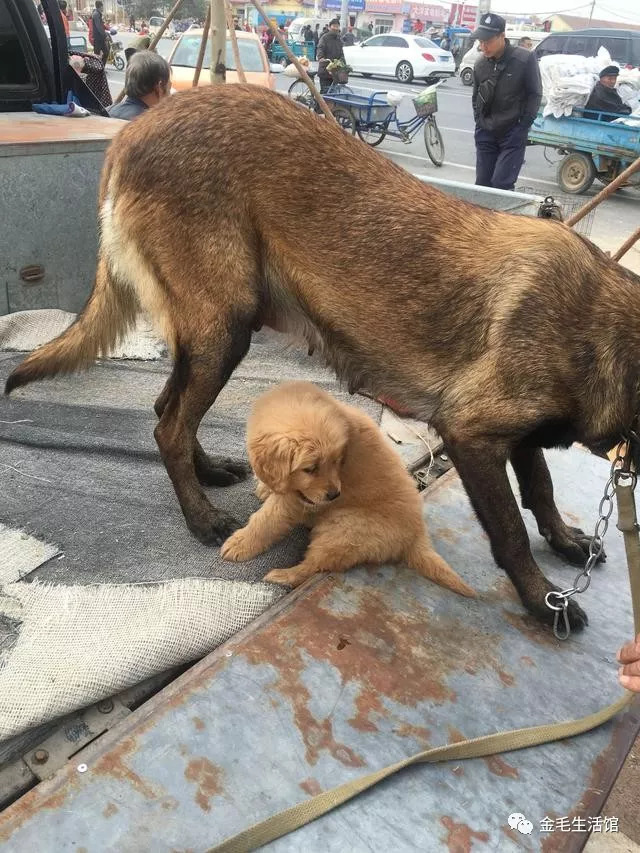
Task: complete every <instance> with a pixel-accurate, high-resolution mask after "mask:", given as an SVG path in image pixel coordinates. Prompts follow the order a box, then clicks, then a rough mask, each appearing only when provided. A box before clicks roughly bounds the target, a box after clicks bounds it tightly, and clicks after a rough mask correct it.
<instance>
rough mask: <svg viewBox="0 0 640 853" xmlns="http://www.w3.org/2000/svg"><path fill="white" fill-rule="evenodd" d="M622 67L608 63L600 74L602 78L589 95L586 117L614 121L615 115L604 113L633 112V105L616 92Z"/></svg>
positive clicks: (627, 113)
mask: <svg viewBox="0 0 640 853" xmlns="http://www.w3.org/2000/svg"><path fill="white" fill-rule="evenodd" d="M619 73H620V69H619V68H618V67H617V66H616V65H607V67H606V68H603V69H602V71H601V72H600V74H599V75H598V76H599V77H600V79H599V80H598V82H597V83H596V85H595V86H594V87H593V91H592V92H591V94H590V95H589V100H588V101H587V103H586V106H585V113H584V117H585V118H591V119H594V120H596V121H597V120H598V119H600V120H601V121H613V119H614V116H612V115H609V116H603V115H600V113H601V112H603V113H615V114H616V115H621V116H628V115H630V113H631V107H630V106H629V105H628V104H625V103H624V101H623V100H622V98H621V97H620V95H619V94H618V93H617V92H616V84H617V82H618V74H619ZM586 110H596V112H593V113H588V112H586Z"/></svg>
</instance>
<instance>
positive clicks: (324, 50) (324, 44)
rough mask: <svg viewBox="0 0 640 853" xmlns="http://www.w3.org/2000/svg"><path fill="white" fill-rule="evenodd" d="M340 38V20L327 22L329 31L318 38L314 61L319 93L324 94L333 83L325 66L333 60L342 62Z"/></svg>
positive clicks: (342, 53)
mask: <svg viewBox="0 0 640 853" xmlns="http://www.w3.org/2000/svg"><path fill="white" fill-rule="evenodd" d="M342 48H343V45H342V39H341V38H340V18H333V19H332V20H331V21H329V31H328V32H326V33H325V34H324V35H323V36H320V41H319V42H318V49H317V50H316V59H317V60H318V77H319V78H320V92H326V91H327V89H328V88H329V86H330V85H331V83H332V82H333V80H332V77H331V74H330V73H329V72H328V71H327V65H328V64H329V63H330V62H331V61H332V60H334V59H341V60H342V61H343V62H344V50H343V49H342Z"/></svg>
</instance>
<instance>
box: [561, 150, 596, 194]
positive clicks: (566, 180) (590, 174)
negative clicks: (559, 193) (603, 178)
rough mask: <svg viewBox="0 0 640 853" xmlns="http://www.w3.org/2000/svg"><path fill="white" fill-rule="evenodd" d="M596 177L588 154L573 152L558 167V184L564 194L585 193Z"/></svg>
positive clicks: (594, 168)
mask: <svg viewBox="0 0 640 853" xmlns="http://www.w3.org/2000/svg"><path fill="white" fill-rule="evenodd" d="M595 177H596V167H595V165H594V163H593V160H592V159H591V155H590V154H582V153H580V152H579V151H573V152H572V153H571V154H567V156H566V157H565V158H564V160H562V161H561V162H560V165H559V166H558V183H559V184H560V187H561V188H562V189H563V190H564V192H566V193H571V194H572V195H580V194H581V193H586V191H587V190H588V189H589V187H590V186H591V184H592V183H593V182H594V180H595Z"/></svg>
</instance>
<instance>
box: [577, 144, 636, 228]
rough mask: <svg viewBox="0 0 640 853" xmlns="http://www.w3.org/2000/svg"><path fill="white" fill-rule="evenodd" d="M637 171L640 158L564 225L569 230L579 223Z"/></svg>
mask: <svg viewBox="0 0 640 853" xmlns="http://www.w3.org/2000/svg"><path fill="white" fill-rule="evenodd" d="M639 169H640V157H638V159H637V160H636V161H635V162H634V163H632V164H631V165H630V166H628V167H627V168H626V169H625V170H624V172H621V173H620V174H619V175H618V177H617V178H616V179H615V181H611V183H610V184H609V186H608V187H605V188H604V189H603V190H600V192H599V193H598V195H596V196H594V197H593V198H592V199H591V200H590V201H588V202H587V203H586V204H585V205H583V206H582V207H581V208H580V210H576V212H575V213H574V214H573V216H570V217H569V218H568V219H567V220H566V221H565V225H568V226H569V228H571V227H572V226H573V225H575V224H576V222H580V220H581V219H583V218H584V217H585V216H586V215H587V213H590V212H591V211H592V210H593V208H594V207H597V206H598V205H599V204H600V202H601V201H604V200H605V199H606V198H609V196H610V195H611V194H612V193H614V192H615V191H616V190H617V189H618V187H620V186H622V184H624V183H625V182H626V180H627V178H630V177H631V175H633V174H634V173H635V172H637V171H638V170H639Z"/></svg>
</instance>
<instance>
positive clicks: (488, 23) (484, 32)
mask: <svg viewBox="0 0 640 853" xmlns="http://www.w3.org/2000/svg"><path fill="white" fill-rule="evenodd" d="M506 26H507V22H506V21H505V19H504V18H501V17H500V15H494V13H493V12H487V14H486V15H481V16H480V20H479V21H478V27H477V29H476V30H475V32H473V33H471V38H474V39H480V41H489V39H490V38H493V37H494V36H497V35H500V33H503V32H504V31H505V27H506Z"/></svg>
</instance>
